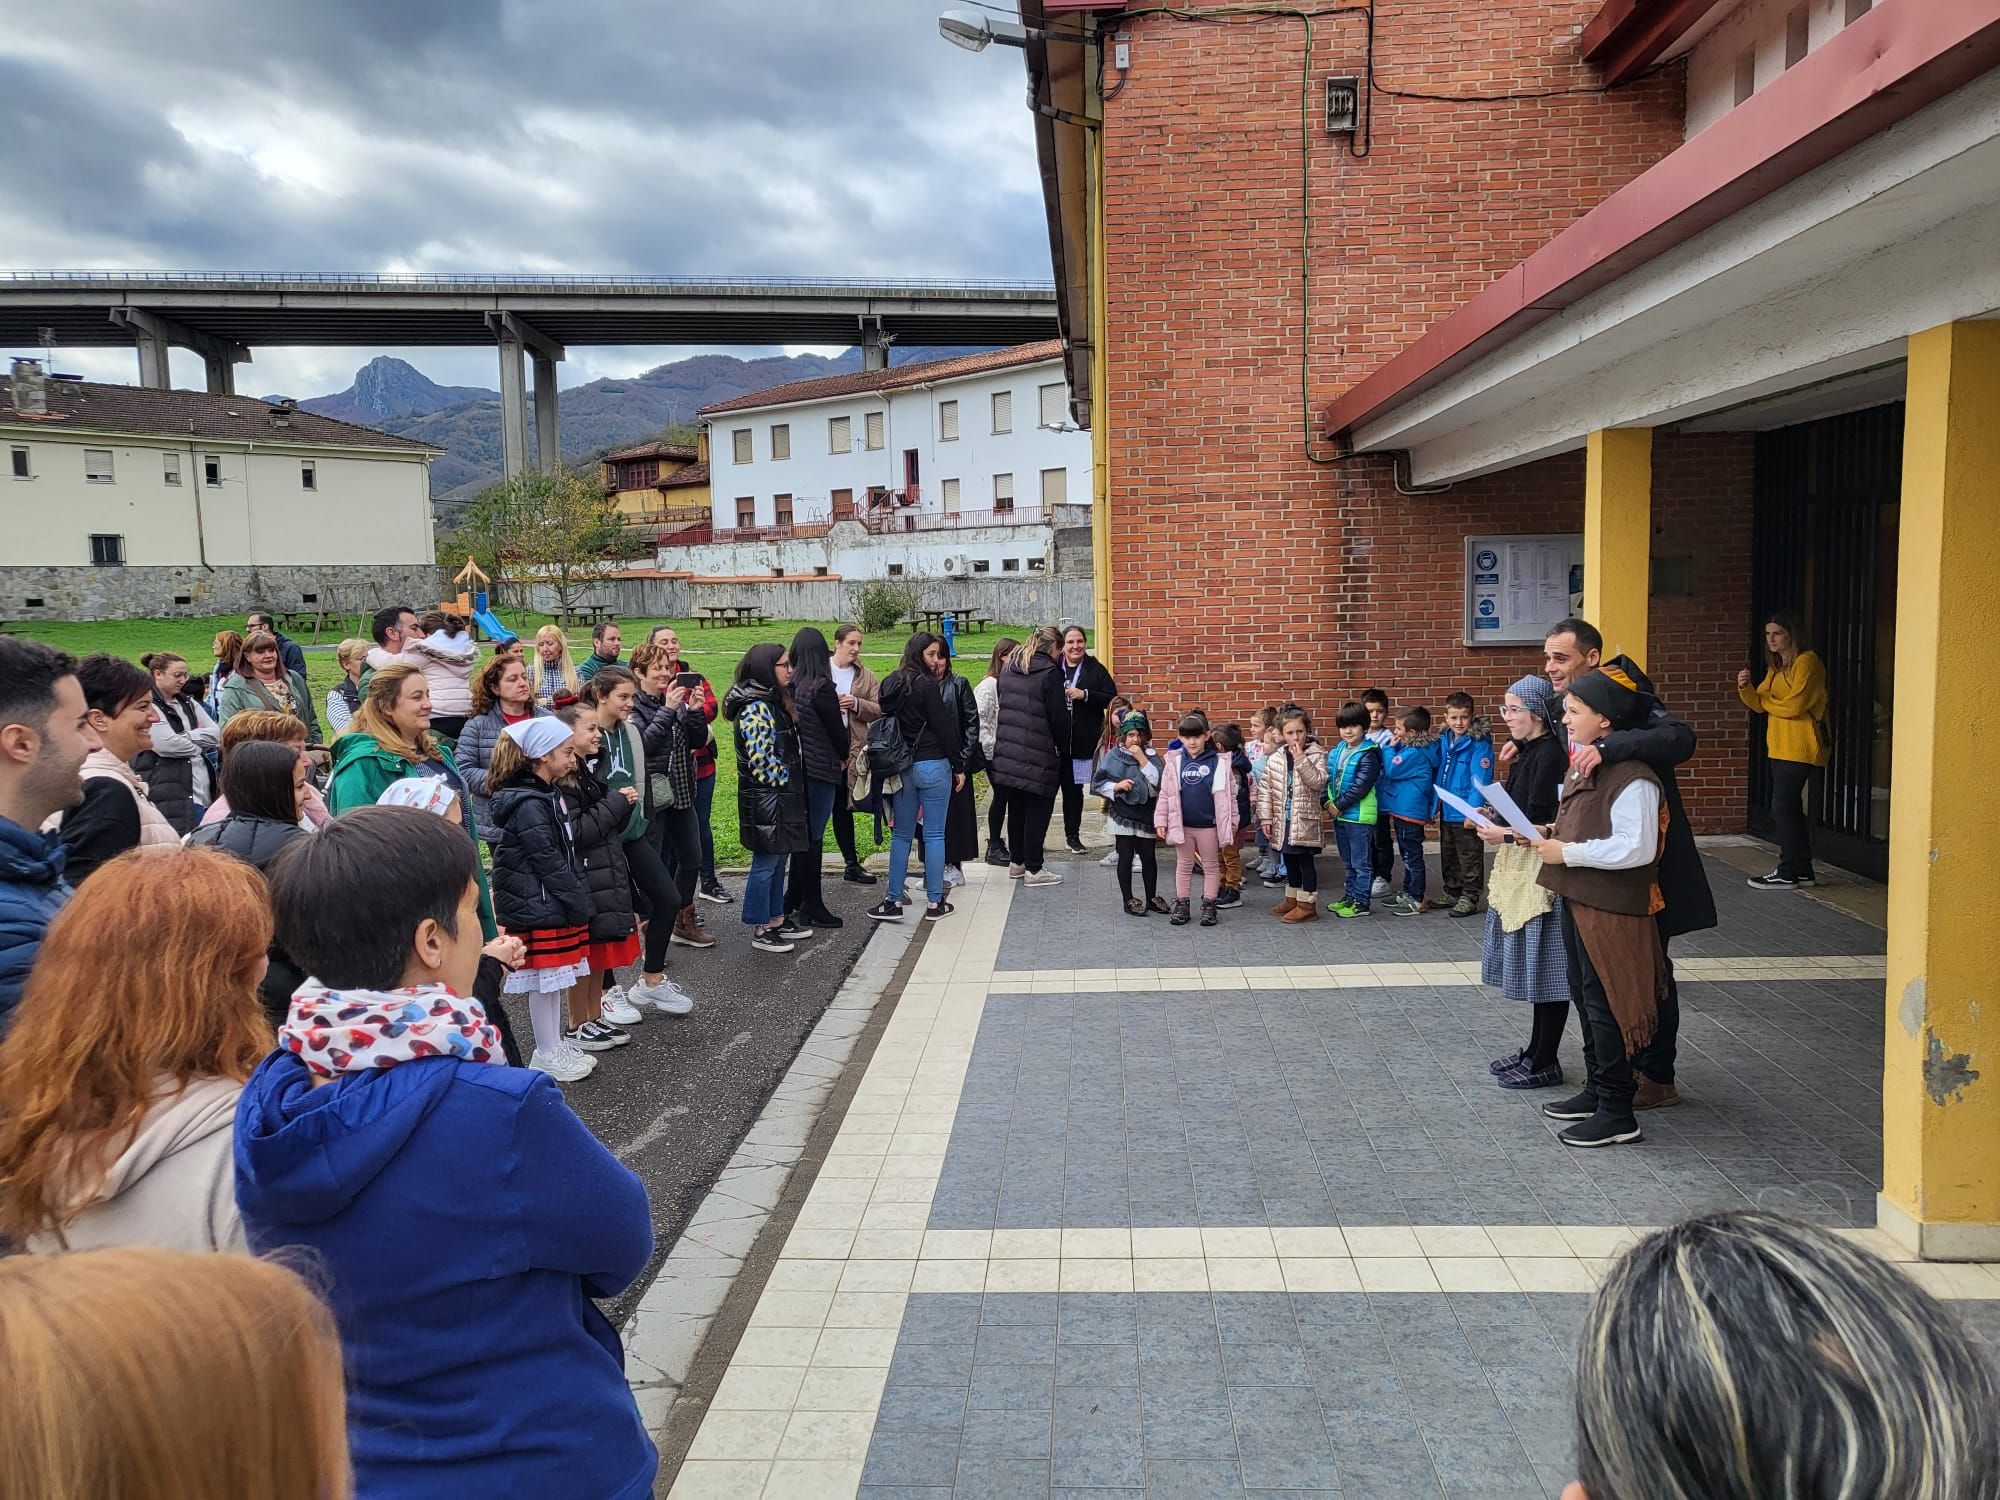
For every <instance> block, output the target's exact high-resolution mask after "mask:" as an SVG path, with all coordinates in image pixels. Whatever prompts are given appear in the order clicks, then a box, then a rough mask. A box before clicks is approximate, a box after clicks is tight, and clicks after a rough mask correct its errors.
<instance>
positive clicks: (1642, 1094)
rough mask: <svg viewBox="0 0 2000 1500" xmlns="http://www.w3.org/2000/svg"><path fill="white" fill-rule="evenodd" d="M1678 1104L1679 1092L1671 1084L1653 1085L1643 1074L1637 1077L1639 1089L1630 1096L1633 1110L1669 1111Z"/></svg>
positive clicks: (1679, 1100)
mask: <svg viewBox="0 0 2000 1500" xmlns="http://www.w3.org/2000/svg"><path fill="white" fill-rule="evenodd" d="M1680 1102H1681V1096H1680V1091H1679V1090H1678V1089H1676V1088H1675V1087H1674V1086H1673V1085H1672V1084H1671V1083H1655V1082H1653V1080H1652V1079H1650V1078H1648V1077H1647V1076H1646V1075H1645V1074H1644V1073H1641V1074H1640V1075H1639V1089H1638V1092H1637V1093H1635V1094H1634V1095H1633V1096H1632V1107H1633V1108H1634V1109H1671V1108H1672V1107H1673V1106H1674V1105H1676V1104H1678V1103H1680Z"/></svg>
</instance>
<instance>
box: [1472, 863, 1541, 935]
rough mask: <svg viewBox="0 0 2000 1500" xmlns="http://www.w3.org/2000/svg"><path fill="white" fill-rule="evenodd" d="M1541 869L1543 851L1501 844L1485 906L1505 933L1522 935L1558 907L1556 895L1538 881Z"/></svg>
mask: <svg viewBox="0 0 2000 1500" xmlns="http://www.w3.org/2000/svg"><path fill="white" fill-rule="evenodd" d="M1541 870H1542V856H1541V854H1540V852H1539V851H1537V850H1536V849H1534V848H1532V847H1530V846H1529V845H1527V844H1502V845H1501V846H1500V848H1499V850H1498V851H1497V852H1496V853H1495V854H1494V856H1493V873H1492V875H1491V876H1490V877H1489V879H1488V880H1487V883H1486V904H1487V906H1488V907H1489V908H1491V909H1492V912H1493V914H1494V915H1495V916H1497V917H1498V918H1499V919H1500V930H1501V931H1502V932H1519V931H1520V930H1521V929H1522V928H1523V927H1526V926H1527V925H1528V924H1529V923H1530V922H1532V921H1534V920H1535V918H1537V917H1543V916H1547V915H1548V913H1549V909H1550V908H1551V907H1552V906H1554V905H1555V899H1556V893H1555V892H1554V891H1552V890H1550V889H1549V888H1548V887H1547V886H1545V885H1543V884H1542V883H1541V881H1540V880H1539V879H1538V878H1537V877H1538V876H1539V875H1540V874H1541Z"/></svg>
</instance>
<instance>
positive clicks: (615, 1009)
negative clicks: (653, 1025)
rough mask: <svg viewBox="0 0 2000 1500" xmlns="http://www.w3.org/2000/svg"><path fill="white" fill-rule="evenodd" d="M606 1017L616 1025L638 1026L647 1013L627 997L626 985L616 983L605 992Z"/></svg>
mask: <svg viewBox="0 0 2000 1500" xmlns="http://www.w3.org/2000/svg"><path fill="white" fill-rule="evenodd" d="M604 1019H605V1020H607V1021H609V1022H610V1023H611V1024H612V1025H614V1026H637V1025H638V1024H639V1023H640V1022H641V1021H643V1020H645V1019H646V1013H645V1012H644V1011H643V1010H641V1009H639V1007H638V1006H636V1005H634V1004H633V1003H632V1002H631V1001H630V1000H628V999H626V998H625V986H624V985H622V984H614V985H613V986H611V988H610V989H608V990H606V991H605V992H604Z"/></svg>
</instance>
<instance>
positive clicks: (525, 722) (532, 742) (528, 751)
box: [500, 715, 576, 760]
mask: <svg viewBox="0 0 2000 1500" xmlns="http://www.w3.org/2000/svg"><path fill="white" fill-rule="evenodd" d="M500 732H501V733H502V734H504V735H506V736H507V738H508V739H510V740H512V741H513V742H514V743H515V744H516V745H518V746H520V749H521V753H522V754H523V755H525V756H527V757H528V759H529V760H540V759H541V758H542V757H543V756H544V755H547V754H548V753H549V752H550V751H551V750H555V749H559V748H560V747H561V746H563V745H566V744H568V743H569V742H570V740H571V739H572V738H573V737H574V736H575V734H576V731H575V730H573V729H571V728H570V727H569V725H567V724H565V723H563V721H562V720H561V719H558V718H556V717H554V716H553V715H551V716H549V717H547V718H534V719H522V720H520V721H519V722H518V723H514V724H509V725H508V726H507V727H506V728H505V729H502V730H501V731H500Z"/></svg>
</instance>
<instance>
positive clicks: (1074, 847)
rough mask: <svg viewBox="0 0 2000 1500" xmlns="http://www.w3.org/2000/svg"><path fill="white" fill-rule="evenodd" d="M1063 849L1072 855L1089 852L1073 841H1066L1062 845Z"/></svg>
mask: <svg viewBox="0 0 2000 1500" xmlns="http://www.w3.org/2000/svg"><path fill="white" fill-rule="evenodd" d="M1063 847H1064V848H1066V849H1068V850H1069V852H1070V853H1072V854H1088V853H1089V852H1090V851H1089V850H1088V849H1086V848H1084V847H1083V845H1082V844H1080V843H1078V842H1077V841H1076V840H1075V839H1070V840H1068V841H1067V842H1066V843H1065V844H1064V845H1063Z"/></svg>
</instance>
